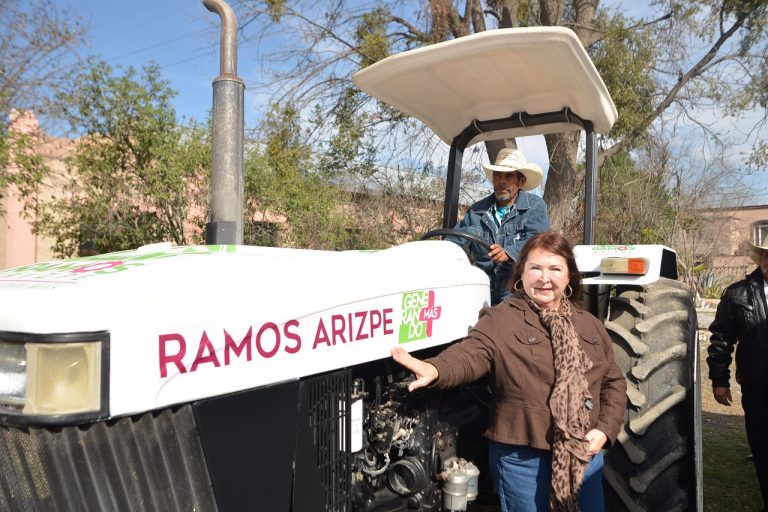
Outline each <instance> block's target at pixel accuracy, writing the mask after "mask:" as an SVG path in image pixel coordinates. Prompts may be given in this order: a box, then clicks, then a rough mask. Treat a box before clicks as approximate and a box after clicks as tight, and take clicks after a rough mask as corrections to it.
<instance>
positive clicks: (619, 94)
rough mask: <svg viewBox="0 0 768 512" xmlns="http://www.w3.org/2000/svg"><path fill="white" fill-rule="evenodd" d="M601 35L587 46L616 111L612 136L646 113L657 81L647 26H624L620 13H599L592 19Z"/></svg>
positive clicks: (620, 134)
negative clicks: (653, 70) (611, 14)
mask: <svg viewBox="0 0 768 512" xmlns="http://www.w3.org/2000/svg"><path fill="white" fill-rule="evenodd" d="M596 24H597V25H598V27H599V30H600V32H601V34H602V38H601V39H600V40H599V41H597V42H595V43H594V44H593V45H592V46H591V47H590V56H591V57H592V60H593V62H594V63H595V67H596V68H597V70H598V71H599V72H600V76H601V77H602V78H603V81H605V83H606V84H609V87H610V92H611V98H613V103H614V104H615V105H616V110H617V111H618V113H619V116H618V120H617V121H616V124H614V126H613V129H612V130H611V136H612V137H613V138H619V137H623V136H625V135H626V134H627V133H629V132H630V131H631V130H632V129H633V128H634V127H635V126H637V125H638V124H639V123H640V122H641V121H642V120H643V119H644V118H646V117H647V116H648V115H650V113H651V111H652V108H653V107H652V105H653V97H654V95H655V94H656V91H657V88H658V84H657V83H656V80H655V79H654V75H653V73H652V68H653V65H654V62H653V59H654V54H655V48H654V40H653V32H652V30H651V29H650V28H649V27H644V28H642V29H639V28H636V27H628V26H627V20H626V19H625V18H624V16H622V15H621V14H618V15H615V16H613V17H611V16H608V15H607V14H606V13H602V14H601V15H600V16H599V17H598V19H597V20H596Z"/></svg>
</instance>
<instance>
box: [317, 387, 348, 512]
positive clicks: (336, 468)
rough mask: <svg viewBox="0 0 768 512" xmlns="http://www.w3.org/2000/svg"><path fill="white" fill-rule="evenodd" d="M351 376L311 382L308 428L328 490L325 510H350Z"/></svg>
mask: <svg viewBox="0 0 768 512" xmlns="http://www.w3.org/2000/svg"><path fill="white" fill-rule="evenodd" d="M349 390H350V374H349V372H337V373H334V374H330V375H326V376H323V377H319V378H316V379H313V380H311V381H309V390H308V391H309V403H310V404H311V407H310V411H309V426H310V428H311V430H312V434H313V437H314V442H315V446H316V447H317V462H318V471H319V472H320V480H321V483H322V486H323V488H324V489H325V496H326V502H325V507H324V508H323V509H322V510H325V511H333V512H346V511H348V510H349V509H350V486H351V479H352V476H351V471H350V457H349V440H350V426H351V425H350V411H349V410H347V404H348V403H349V392H350V391H349Z"/></svg>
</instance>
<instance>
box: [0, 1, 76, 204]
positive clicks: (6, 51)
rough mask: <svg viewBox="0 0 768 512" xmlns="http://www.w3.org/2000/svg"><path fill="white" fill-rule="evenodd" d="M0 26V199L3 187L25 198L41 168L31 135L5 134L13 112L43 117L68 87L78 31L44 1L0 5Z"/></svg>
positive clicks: (65, 15)
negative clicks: (57, 94) (69, 64)
mask: <svg viewBox="0 0 768 512" xmlns="http://www.w3.org/2000/svg"><path fill="white" fill-rule="evenodd" d="M0 26H2V27H3V30H2V31H0V198H2V197H4V195H5V193H6V187H8V186H9V185H12V186H14V187H15V189H16V191H17V192H18V193H19V194H21V195H23V196H28V195H30V194H34V193H35V191H36V190H37V187H38V186H39V185H40V183H41V182H42V180H43V178H44V177H45V175H46V174H47V168H46V167H45V165H44V163H43V161H42V159H41V158H39V156H37V155H35V154H34V144H35V137H34V135H29V134H20V133H18V132H11V131H10V130H9V121H10V120H11V119H12V118H13V117H14V114H13V111H14V110H16V111H24V110H31V109H34V110H35V111H36V113H37V114H38V115H40V114H46V113H48V108H49V107H50V105H49V103H48V100H49V99H50V98H51V97H52V95H53V94H55V92H56V91H58V90H60V88H61V87H62V86H64V85H65V84H66V83H67V81H68V78H69V69H68V68H67V66H66V60H67V58H68V57H69V58H74V48H76V46H77V45H78V44H79V43H80V42H81V41H82V37H83V33H84V31H83V28H82V27H81V25H80V22H79V20H78V19H77V18H75V17H72V16H71V15H70V14H69V13H68V12H67V11H66V10H62V9H60V8H58V6H56V5H55V4H54V3H53V2H51V1H50V0H30V1H26V2H20V1H19V0H2V1H0ZM2 214H3V212H2V211H0V215H2Z"/></svg>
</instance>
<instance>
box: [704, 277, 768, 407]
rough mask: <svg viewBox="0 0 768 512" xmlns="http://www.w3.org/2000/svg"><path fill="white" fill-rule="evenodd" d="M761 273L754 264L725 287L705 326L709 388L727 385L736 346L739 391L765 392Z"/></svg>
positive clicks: (767, 354) (767, 343)
mask: <svg viewBox="0 0 768 512" xmlns="http://www.w3.org/2000/svg"><path fill="white" fill-rule="evenodd" d="M763 286H764V280H763V274H762V273H761V272H760V268H759V267H758V268H757V269H756V270H755V271H754V272H752V273H751V274H749V275H748V276H747V278H746V279H743V280H741V281H738V282H736V283H734V284H732V285H731V286H729V287H728V288H727V289H726V290H725V292H724V293H723V296H722V298H721V300H720V304H719V305H718V306H717V313H716V314H715V320H714V321H713V322H712V324H711V325H710V326H709V330H710V332H711V333H712V336H711V337H710V345H709V349H708V352H709V357H707V364H708V365H709V378H710V379H711V380H712V386H713V387H729V381H730V371H729V370H728V367H729V366H730V364H731V354H732V353H733V347H734V345H736V382H738V383H739V384H740V385H741V389H742V392H743V393H748V394H752V393H759V394H761V395H764V394H765V393H766V392H768V320H767V319H766V306H765V292H764V289H763Z"/></svg>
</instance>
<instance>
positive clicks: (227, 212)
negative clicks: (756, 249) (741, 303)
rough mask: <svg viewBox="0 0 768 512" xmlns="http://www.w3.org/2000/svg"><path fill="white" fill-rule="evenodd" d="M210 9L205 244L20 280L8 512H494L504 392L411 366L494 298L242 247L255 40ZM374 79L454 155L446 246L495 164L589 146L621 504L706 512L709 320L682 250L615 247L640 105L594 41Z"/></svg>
mask: <svg viewBox="0 0 768 512" xmlns="http://www.w3.org/2000/svg"><path fill="white" fill-rule="evenodd" d="M204 4H205V5H206V7H208V8H209V10H212V11H214V12H216V13H218V14H219V16H220V17H221V18H222V24H223V30H222V43H221V45H222V48H221V53H222V67H221V74H220V76H219V77H218V78H217V79H216V80H215V81H214V84H213V89H214V101H213V113H214V114H213V115H214V117H213V134H214V147H213V177H212V200H211V208H212V213H211V221H210V223H209V224H208V226H207V228H206V244H205V245H200V246H182V247H179V246H172V245H171V244H170V243H166V242H159V243H156V244H151V245H146V246H143V247H139V248H136V249H134V250H130V251H123V252H115V253H109V254H100V255H95V256H89V257H85V258H76V259H71V260H62V261H51V262H43V263H36V264H32V265H27V266H23V267H18V268H13V269H7V270H4V271H1V272H0V447H2V451H3V453H4V454H5V462H4V464H3V465H2V469H1V470H0V509H3V510H19V511H49V510H50V511H54V510H84V511H91V510H93V511H102V510H115V511H121V510H126V511H145V510H147V511H149V510H162V511H174V510H178V511H189V510H202V511H217V510H218V511H240V510H256V511H269V512H273V511H291V512H317V511H333V512H352V511H360V512H374V511H377V512H385V511H398V510H421V511H439V510H446V511H448V510H450V511H453V510H456V511H459V510H472V509H477V507H480V506H481V505H479V504H478V502H481V501H483V496H484V495H487V494H488V493H492V489H488V488H487V481H486V480H484V478H483V477H484V475H485V471H484V465H485V461H484V460H482V458H481V456H479V455H478V454H481V453H482V448H483V446H484V440H483V439H482V438H481V437H480V433H481V432H482V421H483V409H484V406H485V403H484V398H483V397H484V395H483V390H484V386H483V384H482V383H477V384H474V385H471V386H465V387H463V388H462V389H458V390H454V391H451V392H438V391H435V390H422V391H423V392H418V393H412V394H411V393H409V392H408V390H407V386H408V382H409V379H410V376H409V375H407V373H406V372H404V371H403V369H402V368H401V367H399V366H398V365H397V364H395V363H394V362H393V361H392V359H391V358H390V355H389V354H390V349H391V348H392V347H394V346H396V345H402V346H404V347H405V348H406V349H407V350H408V351H413V352H414V353H416V354H417V355H418V356H419V357H428V356H430V355H432V354H436V353H438V352H439V351H440V350H441V349H442V348H444V347H445V346H446V345H447V344H450V343H453V342H455V341H456V340H460V339H461V338H462V337H463V336H465V335H466V334H467V332H468V331H469V329H471V328H472V326H473V324H474V322H475V321H476V320H477V315H478V312H479V310H480V309H481V308H482V307H485V306H488V305H489V304H490V291H489V283H488V278H487V276H486V275H485V273H484V272H482V271H481V270H480V269H478V268H476V267H474V266H473V265H472V264H471V262H470V260H469V258H468V257H467V254H466V253H465V252H464V251H463V250H462V249H461V248H460V247H459V245H457V244H455V243H453V242H451V241H446V240H435V239H429V240H422V241H414V242H409V243H405V244H402V245H399V246H396V247H392V248H390V249H385V250H380V251H316V250H297V249H287V248H273V247H250V246H245V245H242V218H241V217H242V160H243V157H242V144H243V142H242V141H243V131H242V129H243V90H244V88H243V83H242V80H240V79H239V78H238V77H237V72H236V65H235V62H236V58H235V55H236V39H235V34H236V23H235V22H234V15H233V13H232V11H231V9H230V8H229V6H227V5H226V4H225V3H224V2H223V1H222V0H205V1H204ZM480 77H482V79H481V78H480ZM353 80H354V83H355V84H356V85H357V86H358V87H359V88H360V89H361V90H362V91H364V92H366V93H368V94H370V95H371V96H373V97H375V98H377V99H378V100H380V101H383V102H386V103H388V104H389V105H392V106H394V107H396V108H398V109H399V110H400V111H402V112H404V113H406V114H408V115H411V116H413V117H415V118H417V119H419V120H420V121H422V122H423V123H425V124H426V125H427V126H428V127H429V128H430V129H431V130H432V131H433V132H434V133H435V134H437V135H438V136H439V137H440V138H441V139H442V140H443V141H445V142H446V143H447V144H449V145H450V155H449V165H448V175H447V186H446V191H445V203H444V215H443V217H444V219H443V227H442V229H440V230H437V231H436V232H433V233H431V234H430V237H435V236H437V237H440V236H444V235H445V234H451V233H452V231H451V227H452V226H454V225H455V222H456V219H457V216H458V213H459V188H460V182H461V169H462V160H463V154H464V151H465V149H466V148H467V147H469V146H470V145H471V144H475V143H478V142H481V141H485V140H490V139H500V138H506V137H517V136H524V135H533V134H542V133H554V132H559V131H566V130H583V131H584V132H585V133H586V144H585V150H586V178H585V190H586V197H585V219H584V225H585V230H584V245H581V246H578V247H577V249H576V251H577V256H578V262H579V270H580V271H581V272H583V276H584V280H583V282H584V284H585V290H586V295H585V297H586V303H587V305H588V307H589V309H590V311H592V313H593V314H595V315H597V316H599V317H600V318H603V319H604V320H605V325H606V328H607V329H608V331H609V332H610V334H611V336H612V338H613V339H614V341H615V345H616V347H615V349H616V354H617V360H618V362H619V364H620V365H621V367H622V368H623V370H624V371H625V374H626V377H627V380H628V384H629V390H628V398H629V405H628V408H627V412H626V421H625V425H624V429H623V431H622V433H621V435H620V436H619V439H618V442H617V443H616V446H613V447H612V449H611V450H610V452H609V455H608V462H607V466H606V470H605V480H606V483H607V486H606V493H607V497H606V499H607V502H608V509H609V510H612V511H613V510H630V511H661V510H693V509H697V510H701V462H700V460H701V459H700V454H701V442H700V437H699V432H700V425H699V422H700V409H699V383H698V359H697V353H698V352H697V348H696V330H695V310H694V309H693V306H692V301H691V297H690V293H689V291H688V288H687V287H686V286H684V285H682V284H680V283H678V282H677V281H676V277H677V276H676V262H675V253H674V251H672V250H670V249H668V248H666V247H662V246H640V245H626V246H601V245H593V242H594V238H595V232H594V222H595V212H596V193H597V186H596V185H597V169H596V154H597V139H596V137H597V135H596V134H597V133H603V134H604V133H607V132H608V131H609V130H610V128H611V126H612V124H613V123H614V122H615V120H616V109H615V107H614V105H613V103H612V101H611V99H610V96H609V94H608V92H607V90H606V88H605V85H604V84H603V82H602V80H601V78H600V76H599V74H598V73H597V71H596V70H595V68H594V65H593V64H592V62H591V61H590V59H589V57H588V55H587V53H586V52H585V51H584V49H583V48H582V47H581V45H580V44H579V41H578V39H577V38H576V36H575V35H574V34H573V32H571V31H570V30H568V29H566V28H561V27H547V28H520V29H503V30H494V31H488V32H484V33H481V34H475V35H472V36H467V37H463V38H459V39H456V40H453V41H448V42H444V43H439V44H435V45H432V46H429V47H425V48H420V49H416V50H412V51H408V52H405V53H402V54H398V55H394V56H391V57H389V58H387V59H384V60H383V61H381V62H378V63H376V64H374V65H372V66H370V67H368V68H366V69H364V70H362V71H359V72H358V73H357V74H356V75H355V76H354V78H353ZM470 236H471V235H470Z"/></svg>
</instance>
